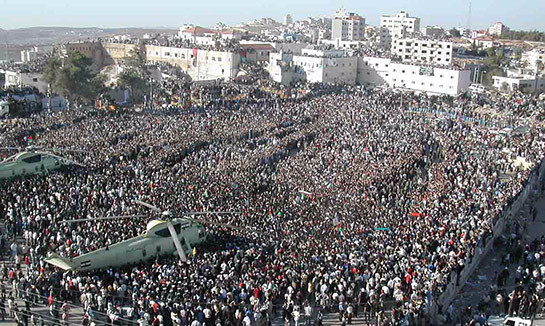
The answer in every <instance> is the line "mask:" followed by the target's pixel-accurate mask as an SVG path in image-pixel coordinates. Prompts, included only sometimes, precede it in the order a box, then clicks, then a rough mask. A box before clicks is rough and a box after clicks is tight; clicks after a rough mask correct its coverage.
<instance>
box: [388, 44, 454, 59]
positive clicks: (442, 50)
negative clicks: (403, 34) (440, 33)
mask: <svg viewBox="0 0 545 326" xmlns="http://www.w3.org/2000/svg"><path fill="white" fill-rule="evenodd" d="M452 49H453V43H452V42H443V41H438V40H432V39H418V38H403V39H394V40H393V41H392V47H391V52H392V55H394V56H395V57H398V58H400V59H401V60H402V61H403V62H414V63H434V64H438V65H450V64H452Z"/></svg>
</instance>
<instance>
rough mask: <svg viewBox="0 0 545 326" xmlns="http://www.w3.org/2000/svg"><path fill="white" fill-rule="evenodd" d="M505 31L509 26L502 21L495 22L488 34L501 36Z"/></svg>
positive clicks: (489, 28)
mask: <svg viewBox="0 0 545 326" xmlns="http://www.w3.org/2000/svg"><path fill="white" fill-rule="evenodd" d="M505 32H507V27H506V26H505V25H504V24H503V23H501V22H497V23H494V25H492V26H490V27H488V35H492V36H501V35H502V34H503V33H505Z"/></svg>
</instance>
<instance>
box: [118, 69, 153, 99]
mask: <svg viewBox="0 0 545 326" xmlns="http://www.w3.org/2000/svg"><path fill="white" fill-rule="evenodd" d="M117 84H118V85H119V86H121V87H124V88H128V89H129V90H130V91H131V94H132V95H133V96H134V97H135V98H139V96H137V95H142V94H143V93H144V92H145V91H146V89H147V82H146V80H145V79H144V78H142V77H141V76H139V75H138V73H137V72H136V71H135V70H132V69H127V70H125V71H123V72H122V73H121V74H119V77H118V79H117Z"/></svg>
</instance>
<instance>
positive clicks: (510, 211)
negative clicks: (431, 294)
mask: <svg viewBox="0 0 545 326" xmlns="http://www.w3.org/2000/svg"><path fill="white" fill-rule="evenodd" d="M544 161H545V160H543V159H542V161H541V163H540V164H539V168H535V169H534V170H533V172H532V173H531V175H530V176H529V177H528V181H527V182H526V185H525V187H524V188H523V190H522V191H521V192H520V193H519V195H518V197H517V199H516V200H514V201H513V203H512V204H511V205H510V206H508V207H506V208H505V209H504V210H503V211H502V213H501V214H500V216H499V218H498V219H497V220H496V223H495V224H494V226H493V228H492V234H490V235H489V236H488V237H487V238H486V239H481V241H479V243H478V245H477V247H476V250H475V254H474V255H473V256H472V257H468V258H467V259H466V261H465V264H464V266H465V267H464V268H463V269H462V271H461V272H460V278H459V280H458V285H456V271H452V272H451V275H450V276H451V277H450V282H449V284H448V285H447V287H446V288H445V290H444V291H443V292H442V293H441V294H440V295H439V297H438V298H437V300H436V302H435V304H432V306H431V307H430V316H431V319H432V321H434V324H437V320H438V317H439V314H444V313H445V311H446V309H447V308H448V306H449V305H450V303H451V302H452V301H454V299H455V298H456V296H457V295H458V293H459V292H460V290H462V288H463V287H464V285H465V283H466V281H467V280H468V279H469V277H470V276H471V275H472V274H473V272H474V271H475V269H476V268H477V267H478V266H479V264H480V263H481V262H482V260H483V258H484V257H486V255H487V254H488V253H489V252H490V250H492V247H493V246H494V240H495V239H497V238H498V237H500V236H501V235H502V234H503V233H504V230H505V227H506V226H508V222H510V221H511V218H512V217H513V216H516V215H517V214H518V213H519V212H520V210H521V209H522V207H523V206H524V204H525V203H526V200H527V199H528V196H529V195H530V194H531V192H532V190H533V189H536V187H538V186H540V183H541V182H543V179H544V178H543V176H544V174H545V163H544ZM483 290H484V289H483ZM440 308H441V309H440Z"/></svg>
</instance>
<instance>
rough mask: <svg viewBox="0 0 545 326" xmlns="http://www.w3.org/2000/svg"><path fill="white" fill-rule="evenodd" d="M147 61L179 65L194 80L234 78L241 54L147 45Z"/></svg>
mask: <svg viewBox="0 0 545 326" xmlns="http://www.w3.org/2000/svg"><path fill="white" fill-rule="evenodd" d="M145 51H146V61H148V62H168V63H170V64H173V65H177V66H179V67H180V68H181V69H182V70H183V71H184V72H185V73H187V74H188V75H190V76H191V78H192V79H193V80H199V81H201V80H214V79H226V80H229V79H232V78H234V77H236V76H237V74H238V71H239V64H240V60H241V54H239V53H236V52H232V51H210V50H199V49H190V48H177V47H168V46H156V45H146V47H145Z"/></svg>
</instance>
